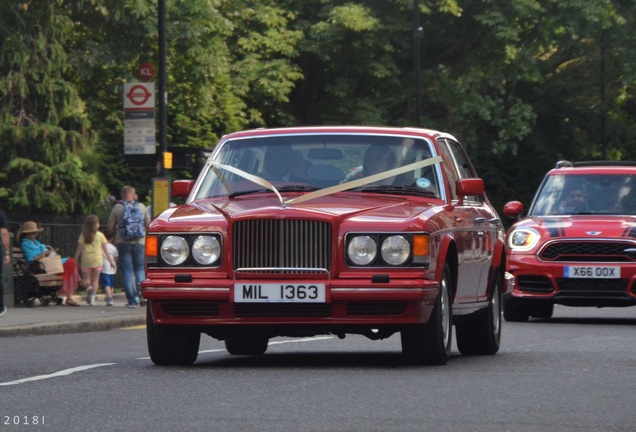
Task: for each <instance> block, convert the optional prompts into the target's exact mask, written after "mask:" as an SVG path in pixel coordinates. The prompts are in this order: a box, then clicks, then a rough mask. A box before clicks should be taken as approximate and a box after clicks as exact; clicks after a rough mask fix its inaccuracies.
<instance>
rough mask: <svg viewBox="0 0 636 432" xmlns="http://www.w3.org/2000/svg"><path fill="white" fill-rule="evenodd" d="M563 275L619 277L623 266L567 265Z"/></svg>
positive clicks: (603, 277) (582, 277) (585, 277)
mask: <svg viewBox="0 0 636 432" xmlns="http://www.w3.org/2000/svg"><path fill="white" fill-rule="evenodd" d="M563 277H566V278H581V279H619V278H620V277H621V268H620V267H618V266H565V267H563Z"/></svg>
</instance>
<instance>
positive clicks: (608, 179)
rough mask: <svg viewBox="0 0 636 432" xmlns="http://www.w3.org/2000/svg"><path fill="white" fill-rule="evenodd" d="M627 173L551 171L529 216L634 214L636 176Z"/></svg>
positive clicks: (635, 211) (635, 205)
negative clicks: (579, 173)
mask: <svg viewBox="0 0 636 432" xmlns="http://www.w3.org/2000/svg"><path fill="white" fill-rule="evenodd" d="M634 177H635V176H633V175H629V174H585V175H554V176H549V177H548V178H547V179H546V180H545V182H544V183H543V185H542V187H541V189H540V190H539V192H538V193H537V196H536V198H535V201H534V205H533V206H532V209H531V212H530V216H550V215H577V214H628V215H634V214H636V180H635V178H634Z"/></svg>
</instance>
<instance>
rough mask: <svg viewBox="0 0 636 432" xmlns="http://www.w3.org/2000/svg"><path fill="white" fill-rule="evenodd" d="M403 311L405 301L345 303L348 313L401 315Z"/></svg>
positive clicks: (404, 309) (358, 314)
mask: <svg viewBox="0 0 636 432" xmlns="http://www.w3.org/2000/svg"><path fill="white" fill-rule="evenodd" d="M405 311H406V303H401V302H351V303H348V304H347V314H348V315H357V316H360V315H367V316H387V315H402V314H403V313H404V312H405Z"/></svg>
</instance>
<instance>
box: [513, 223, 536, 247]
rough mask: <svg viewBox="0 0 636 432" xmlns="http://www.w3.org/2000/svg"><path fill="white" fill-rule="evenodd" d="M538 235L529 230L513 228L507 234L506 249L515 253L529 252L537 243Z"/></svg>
mask: <svg viewBox="0 0 636 432" xmlns="http://www.w3.org/2000/svg"><path fill="white" fill-rule="evenodd" d="M540 237H541V236H540V235H539V233H538V232H537V231H535V230H533V229H531V228H515V230H514V231H512V232H511V233H510V234H508V247H509V248H510V249H512V250H515V251H529V250H530V249H532V248H534V247H535V246H536V245H537V243H539V239H540Z"/></svg>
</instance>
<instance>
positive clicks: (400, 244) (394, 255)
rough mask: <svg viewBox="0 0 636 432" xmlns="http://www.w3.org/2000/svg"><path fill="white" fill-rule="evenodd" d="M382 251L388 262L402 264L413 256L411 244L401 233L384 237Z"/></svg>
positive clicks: (383, 257)
mask: <svg viewBox="0 0 636 432" xmlns="http://www.w3.org/2000/svg"><path fill="white" fill-rule="evenodd" d="M380 253H381V254H382V259H383V260H384V261H385V262H386V263H387V264H390V265H402V264H404V263H405V262H406V260H407V259H409V256H411V246H410V245H409V242H408V240H406V239H405V238H404V237H402V236H401V235H393V236H390V237H387V238H385V239H384V241H383V242H382V247H381V248H380Z"/></svg>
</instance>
